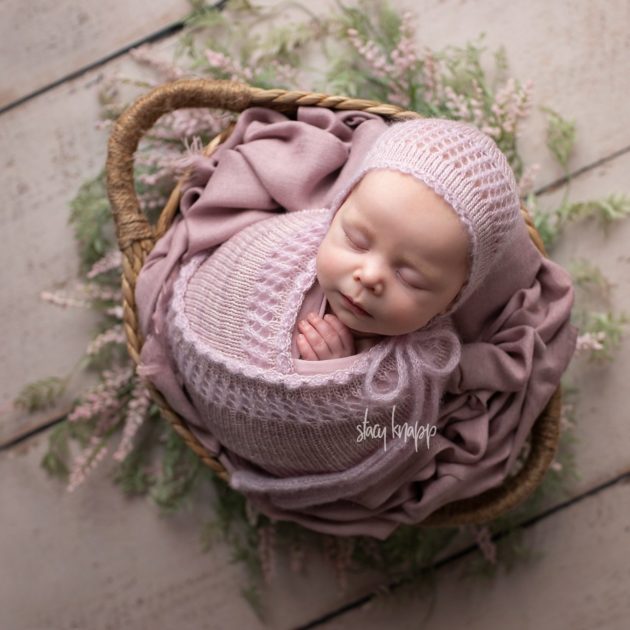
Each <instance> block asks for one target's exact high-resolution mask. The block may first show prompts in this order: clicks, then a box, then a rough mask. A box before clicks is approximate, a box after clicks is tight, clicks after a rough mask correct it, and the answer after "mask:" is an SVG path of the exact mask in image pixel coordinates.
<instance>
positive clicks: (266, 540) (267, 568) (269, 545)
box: [258, 523, 276, 584]
mask: <svg viewBox="0 0 630 630" xmlns="http://www.w3.org/2000/svg"><path fill="white" fill-rule="evenodd" d="M275 538H276V531H275V526H274V524H273V523H271V524H270V525H267V526H265V527H261V528H260V529H259V530H258V557H259V558H260V566H261V570H262V575H263V579H264V581H265V584H269V583H270V582H271V579H272V578H273V577H274V575H275V574H276V554H275Z"/></svg>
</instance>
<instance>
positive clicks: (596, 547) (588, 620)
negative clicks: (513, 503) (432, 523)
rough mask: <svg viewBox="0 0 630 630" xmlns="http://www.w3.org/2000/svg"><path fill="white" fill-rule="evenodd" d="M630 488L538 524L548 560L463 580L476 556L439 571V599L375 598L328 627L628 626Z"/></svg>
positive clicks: (534, 542)
mask: <svg viewBox="0 0 630 630" xmlns="http://www.w3.org/2000/svg"><path fill="white" fill-rule="evenodd" d="M629 518H630V485H628V482H627V481H626V482H625V483H624V482H620V483H618V484H617V485H614V486H611V487H609V488H607V489H606V490H603V491H601V492H598V493H597V494H595V495H593V496H589V497H586V498H584V499H582V500H580V501H579V502H577V503H575V504H573V505H571V506H570V507H568V508H566V509H564V510H561V511H559V512H557V513H555V514H553V515H551V516H549V517H547V518H545V519H543V520H541V521H539V522H538V523H536V524H535V525H533V526H532V527H531V528H529V529H528V530H527V531H526V533H525V536H524V541H523V543H524V545H526V546H527V548H528V549H532V550H534V551H536V552H538V553H540V554H542V556H541V557H539V558H535V559H532V560H531V561H528V562H524V563H519V564H517V565H516V567H515V568H514V569H513V570H512V572H511V573H505V572H504V571H503V570H501V572H500V574H499V575H498V576H497V577H496V578H495V579H491V580H488V581H486V580H484V579H479V578H477V579H473V580H469V581H467V580H465V579H463V578H462V574H463V571H464V570H465V568H466V563H467V562H468V558H462V559H459V560H456V561H453V562H452V563H449V564H447V565H445V566H443V567H442V568H440V569H438V570H437V572H436V581H435V588H434V590H433V593H434V597H430V596H423V595H422V594H421V593H420V592H418V593H417V595H414V593H413V591H410V592H409V595H408V596H407V597H405V598H404V599H401V600H396V599H395V598H394V599H391V600H372V601H370V602H367V603H366V604H364V605H363V607H361V608H356V609H353V610H351V611H350V612H348V613H346V614H343V615H340V616H338V617H336V618H335V619H333V620H331V621H330V622H328V623H323V624H321V625H318V626H317V627H318V628H321V630H354V629H358V628H360V629H361V630H377V629H378V630H380V629H381V628H390V627H391V628H396V630H408V629H409V630H411V629H412V628H414V629H416V628H423V629H426V630H437V629H442V628H467V629H468V630H486V629H487V628H510V630H534V629H536V628H544V630H566V629H567V628H571V629H572V630H593V629H594V628H602V629H604V628H605V629H606V630H625V629H626V628H627V627H628V617H629V616H630V599H629V598H628V584H630V525H628V519H629Z"/></svg>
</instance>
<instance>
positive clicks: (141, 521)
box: [0, 432, 381, 630]
mask: <svg viewBox="0 0 630 630" xmlns="http://www.w3.org/2000/svg"><path fill="white" fill-rule="evenodd" d="M47 440H48V432H45V433H43V434H40V435H38V436H37V437H35V438H32V439H30V440H29V441H28V443H26V444H24V445H20V446H19V447H16V448H14V449H12V451H10V452H9V453H8V454H7V453H3V454H1V455H0V480H2V481H0V505H2V506H3V511H2V514H3V516H2V519H1V520H0V534H1V535H0V557H1V558H2V569H3V570H2V571H1V572H0V627H1V628H11V629H12V630H33V629H34V628H37V630H44V629H48V628H49V629H50V630H61V629H62V628H63V629H66V628H68V629H69V628H90V630H100V629H105V628H125V629H128V630H134V629H137V630H144V629H145V628H149V627H150V628H154V629H155V630H170V629H171V628H175V627H177V628H178V629H181V630H197V629H198V628H218V629H221V630H222V629H223V628H236V627H241V628H248V629H251V630H255V629H257V628H263V627H268V628H292V627H295V626H297V625H299V624H302V623H305V622H307V621H309V620H310V619H313V618H317V617H319V616H321V615H323V614H324V613H326V612H327V611H328V610H330V609H331V608H336V607H338V606H340V605H342V604H343V603H344V602H346V601H348V600H350V601H352V600H354V599H356V598H357V597H359V596H360V595H362V594H363V593H365V592H370V590H371V589H373V588H374V587H376V585H377V584H378V583H379V582H380V580H381V578H379V576H377V575H376V574H369V573H364V574H361V575H357V576H349V586H348V591H347V592H346V593H345V594H342V593H340V592H339V590H338V588H337V583H336V579H335V575H334V571H333V570H332V567H331V565H330V564H329V563H328V562H327V561H324V560H323V558H321V557H319V556H317V555H314V554H307V555H306V558H305V569H304V571H305V572H304V573H303V574H295V573H292V572H291V571H290V569H289V567H288V566H286V565H285V564H284V563H279V564H278V566H277V575H276V577H274V578H273V579H272V581H271V582H270V584H269V586H268V587H266V588H263V590H262V597H263V601H264V602H265V605H266V606H267V610H268V615H269V616H268V618H267V620H266V621H267V624H268V625H263V624H262V623H261V622H260V621H259V620H258V618H257V617H256V614H255V613H254V612H253V609H252V608H251V607H250V605H249V604H248V603H247V601H246V600H245V599H244V598H243V596H242V595H241V589H242V588H243V587H245V586H246V585H247V584H248V580H247V574H246V572H245V569H244V567H243V566H242V565H241V564H239V563H236V564H231V563H230V553H231V549H230V548H229V547H226V546H225V545H223V544H221V543H220V542H217V543H215V545H214V546H213V547H212V548H211V550H210V551H209V552H208V553H202V552H201V549H202V548H201V543H200V538H199V537H200V533H201V529H202V527H201V526H202V523H204V522H206V521H208V520H210V518H211V517H212V507H211V501H212V496H211V495H208V494H205V495H202V494H201V493H199V494H198V495H197V496H196V497H195V507H194V508H193V509H192V510H185V509H184V510H182V511H181V512H180V513H178V514H177V515H175V516H173V517H166V518H160V516H159V513H158V509H157V507H156V506H155V505H153V504H152V503H149V502H148V500H142V499H137V498H136V499H133V498H131V499H129V498H126V497H125V496H124V495H123V493H122V491H121V490H120V488H119V487H118V486H115V485H114V484H113V482H112V481H110V479H109V477H110V476H111V474H112V473H113V471H114V465H113V462H111V461H110V460H106V461H105V462H103V463H102V464H101V465H100V466H99V468H97V469H96V470H94V471H93V472H92V473H91V475H90V477H89V478H88V479H87V480H86V481H85V483H84V484H83V485H81V486H79V488H78V489H77V490H76V491H75V492H74V493H67V492H66V491H65V486H64V484H63V483H62V482H60V481H58V480H56V479H50V478H48V476H47V475H46V473H45V472H44V471H43V470H42V469H41V468H40V465H39V462H40V460H41V458H42V456H43V454H44V452H45V450H46V446H47ZM314 584H316V585H317V591H316V594H315V593H314V590H313V585H314Z"/></svg>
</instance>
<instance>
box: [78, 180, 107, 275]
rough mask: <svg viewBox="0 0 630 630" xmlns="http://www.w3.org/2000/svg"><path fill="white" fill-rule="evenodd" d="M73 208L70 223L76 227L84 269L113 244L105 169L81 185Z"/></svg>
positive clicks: (82, 268) (82, 267)
mask: <svg viewBox="0 0 630 630" xmlns="http://www.w3.org/2000/svg"><path fill="white" fill-rule="evenodd" d="M70 207H71V209H72V211H71V213H70V224H71V225H73V226H74V237H75V241H76V243H77V247H78V248H79V258H80V261H81V270H82V271H84V272H85V271H87V270H88V269H89V268H90V267H91V266H92V265H93V264H94V263H95V262H96V261H97V260H99V259H100V258H102V257H103V256H104V255H105V253H106V252H107V251H109V250H110V249H111V248H112V246H113V244H114V240H113V229H112V228H113V225H112V216H111V210H110V207H109V201H108V199H107V192H106V188H105V171H102V172H101V173H100V174H99V175H98V176H97V177H95V178H94V179H91V180H88V181H86V182H85V183H84V184H82V185H81V187H80V188H79V192H78V193H77V195H76V197H75V198H74V199H73V200H72V201H71V202H70Z"/></svg>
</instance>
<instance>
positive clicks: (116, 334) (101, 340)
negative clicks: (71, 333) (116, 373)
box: [87, 324, 127, 356]
mask: <svg viewBox="0 0 630 630" xmlns="http://www.w3.org/2000/svg"><path fill="white" fill-rule="evenodd" d="M108 343H117V344H121V345H123V346H124V345H126V343H127V337H126V336H125V331H124V329H123V327H122V324H116V325H115V326H112V327H111V328H108V329H107V330H105V331H104V332H102V333H101V334H100V335H97V336H96V337H94V339H92V341H91V342H90V343H89V345H88V347H87V354H88V355H89V356H94V355H95V354H98V352H100V350H101V349H102V348H103V347H104V346H106V345H107V344H108Z"/></svg>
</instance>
